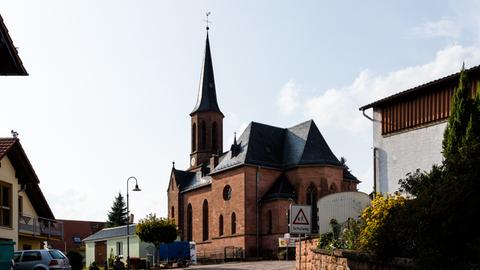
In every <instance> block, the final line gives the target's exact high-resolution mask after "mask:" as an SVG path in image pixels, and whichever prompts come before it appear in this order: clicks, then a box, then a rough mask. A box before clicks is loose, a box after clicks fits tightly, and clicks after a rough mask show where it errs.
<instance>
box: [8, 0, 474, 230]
mask: <svg viewBox="0 0 480 270" xmlns="http://www.w3.org/2000/svg"><path fill="white" fill-rule="evenodd" d="M478 10H480V2H478V1H468V0H466V1H413V0H406V1H369V0H367V1H273V0H271V1H193V0H192V1H153V0H137V1H126V0H104V1H95V0H84V1H64V0H44V1H36V0H23V1H2V2H1V4H0V14H1V15H2V17H3V19H4V23H5V24H6V25H7V27H8V29H9V32H10V35H11V37H12V39H13V42H14V45H15V46H16V47H17V48H18V51H19V55H20V57H21V59H22V61H23V63H24V66H25V68H26V69H27V71H28V73H29V74H30V75H29V76H28V77H0V93H1V96H0V100H1V104H2V105H1V106H0V115H1V118H0V137H10V136H11V135H10V130H12V129H13V130H15V131H17V132H18V133H19V138H20V142H21V144H22V146H23V148H24V149H25V151H26V153H27V155H28V157H29V159H30V162H31V163H32V165H33V167H34V169H35V171H36V173H37V175H38V177H39V179H40V188H41V189H42V191H43V193H44V195H45V197H46V199H47V201H48V203H49V205H50V207H51V209H52V211H53V213H54V215H55V217H56V218H57V219H73V220H95V221H105V220H106V219H107V213H108V211H109V210H110V208H111V206H112V204H113V200H114V198H115V196H116V195H117V194H118V193H119V192H121V193H122V194H123V195H124V196H125V194H126V189H127V179H128V178H129V177H130V176H134V177H136V178H137V179H138V185H139V187H140V188H141V189H142V191H141V192H129V195H130V200H129V203H130V210H131V212H132V213H133V214H134V215H135V220H138V219H139V218H143V217H145V216H146V215H147V214H149V213H155V214H157V216H166V215H167V193H166V190H167V186H168V181H169V177H170V172H171V168H172V161H175V167H176V168H177V169H186V168H188V163H189V154H190V116H189V113H190V112H191V111H192V109H193V107H194V105H195V102H196V97H197V91H198V84H199V80H200V71H201V64H202V60H203V53H204V49H205V36H206V31H205V22H204V20H205V13H206V12H211V16H210V18H209V20H211V21H212V23H211V25H210V32H209V36H210V44H211V50H212V58H213V65H214V71H215V83H216V88H217V98H218V103H219V106H220V109H221V110H222V112H223V113H224V114H225V119H224V149H229V148H230V145H231V143H232V142H233V133H234V132H238V133H241V132H243V129H244V128H245V127H246V126H247V125H248V123H250V122H251V121H255V122H260V123H265V124H269V125H274V126H279V127H291V126H293V125H296V124H298V123H301V122H303V121H306V120H309V119H313V120H314V121H315V123H316V124H317V126H318V127H319V129H320V131H321V132H322V134H323V136H324V137H325V139H326V141H327V142H328V144H329V145H330V147H331V149H332V151H333V152H334V153H335V154H336V155H337V157H339V158H340V157H342V156H343V157H345V158H346V159H347V165H348V166H349V167H350V168H351V170H352V173H353V174H354V175H355V176H357V178H359V179H360V180H361V181H362V183H361V184H360V185H359V189H360V191H363V192H367V193H370V192H371V191H372V186H373V183H372V177H373V163H372V123H371V122H370V121H369V120H368V119H366V118H365V117H363V115H362V113H361V112H360V111H359V110H358V108H359V107H360V106H362V105H366V104H368V103H370V102H372V101H375V100H377V99H380V98H382V97H386V96H389V95H391V94H394V93H397V92H399V91H402V90H406V89H408V88H411V87H414V86H416V85H419V84H423V83H426V82H429V81H431V80H434V79H438V78H440V77H443V76H446V75H449V74H452V73H455V72H458V71H459V70H460V68H461V65H462V63H463V62H465V66H466V67H467V68H469V67H473V66H476V65H479V64H480V15H479V13H478ZM367 113H369V114H371V111H367ZM133 186H134V183H133V182H132V181H130V186H129V188H130V190H131V189H132V188H133Z"/></svg>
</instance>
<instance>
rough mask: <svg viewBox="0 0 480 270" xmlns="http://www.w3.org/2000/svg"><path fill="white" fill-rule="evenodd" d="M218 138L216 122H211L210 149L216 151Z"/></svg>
mask: <svg viewBox="0 0 480 270" xmlns="http://www.w3.org/2000/svg"><path fill="white" fill-rule="evenodd" d="M217 144H218V140H217V122H213V124H212V150H213V152H214V153H216V152H217V148H218V147H217V146H218V145H217Z"/></svg>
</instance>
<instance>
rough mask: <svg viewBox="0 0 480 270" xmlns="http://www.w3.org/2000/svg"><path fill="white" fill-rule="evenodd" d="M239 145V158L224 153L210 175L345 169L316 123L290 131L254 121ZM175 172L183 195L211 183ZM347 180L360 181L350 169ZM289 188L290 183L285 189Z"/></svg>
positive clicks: (195, 174) (196, 175)
mask: <svg viewBox="0 0 480 270" xmlns="http://www.w3.org/2000/svg"><path fill="white" fill-rule="evenodd" d="M237 144H238V145H239V146H240V151H239V153H238V155H236V156H234V155H232V151H228V152H225V153H223V155H222V156H221V157H220V158H219V163H218V165H217V166H216V167H215V168H214V169H213V170H212V168H210V171H211V173H210V175H212V174H215V173H218V172H221V171H224V170H228V169H232V168H235V167H237V166H241V165H254V166H263V167H269V168H276V169H281V170H286V169H290V168H294V167H297V166H303V165H333V166H342V164H341V163H340V161H339V160H338V159H337V157H336V156H335V155H334V154H333V152H332V150H331V149H330V147H329V146H328V144H327V142H326V141H325V139H324V138H323V136H322V134H321V133H320V130H318V128H317V126H316V125H315V122H314V121H313V120H309V121H306V122H303V123H300V124H298V125H296V126H293V127H290V128H279V127H274V126H269V125H265V124H260V123H256V122H251V123H250V124H249V125H248V126H247V128H246V129H245V130H244V131H243V133H242V135H240V137H239V138H238V139H237ZM172 170H173V174H174V176H175V179H176V181H177V185H179V187H180V191H181V192H186V191H189V190H192V189H196V188H199V187H203V186H206V185H210V184H211V176H210V175H207V176H203V177H202V175H201V172H189V171H182V170H177V169H175V168H173V169H172ZM344 179H345V180H347V181H353V182H357V183H358V182H360V181H358V179H357V178H356V177H355V176H353V175H352V174H351V173H350V172H348V170H344ZM282 181H283V180H282ZM287 181H288V180H287ZM282 185H283V184H282ZM286 187H287V184H285V186H282V188H286ZM272 192H273V191H272ZM282 196H283V195H282Z"/></svg>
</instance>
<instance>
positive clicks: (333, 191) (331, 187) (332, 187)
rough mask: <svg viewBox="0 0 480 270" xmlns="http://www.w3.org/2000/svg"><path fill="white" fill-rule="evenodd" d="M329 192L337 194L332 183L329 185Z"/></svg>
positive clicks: (335, 187)
mask: <svg viewBox="0 0 480 270" xmlns="http://www.w3.org/2000/svg"><path fill="white" fill-rule="evenodd" d="M329 191H330V193H335V192H337V186H335V184H334V183H332V184H331V185H330V189H329Z"/></svg>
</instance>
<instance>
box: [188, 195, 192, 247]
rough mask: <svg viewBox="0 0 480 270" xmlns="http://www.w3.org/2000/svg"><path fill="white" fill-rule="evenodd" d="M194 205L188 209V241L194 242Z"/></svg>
mask: <svg viewBox="0 0 480 270" xmlns="http://www.w3.org/2000/svg"><path fill="white" fill-rule="evenodd" d="M192 239H193V238H192V205H191V204H188V207H187V240H188V241H192Z"/></svg>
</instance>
